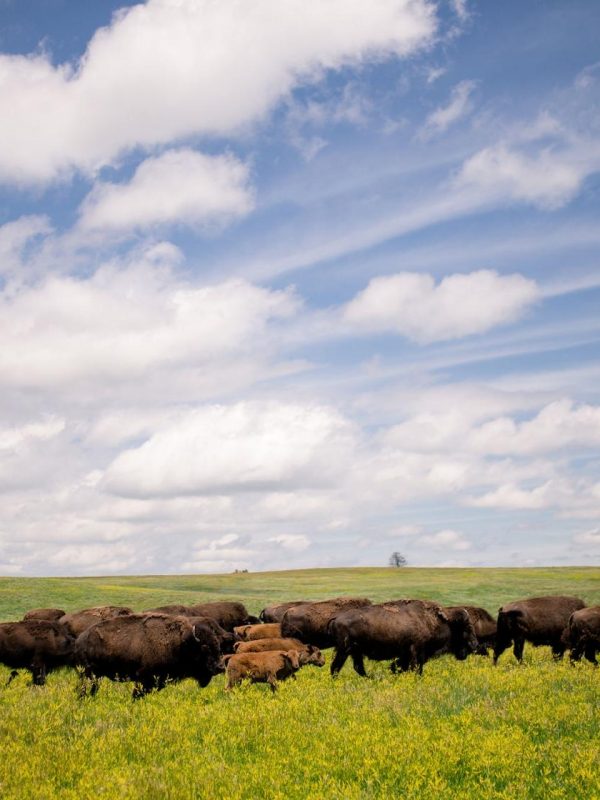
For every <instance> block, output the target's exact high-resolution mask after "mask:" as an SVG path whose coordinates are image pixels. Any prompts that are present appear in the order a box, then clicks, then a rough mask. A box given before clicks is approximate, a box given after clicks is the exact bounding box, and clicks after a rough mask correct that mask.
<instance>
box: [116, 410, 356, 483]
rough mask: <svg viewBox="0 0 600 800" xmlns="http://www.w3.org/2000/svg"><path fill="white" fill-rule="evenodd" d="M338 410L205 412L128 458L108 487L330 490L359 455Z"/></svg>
mask: <svg viewBox="0 0 600 800" xmlns="http://www.w3.org/2000/svg"><path fill="white" fill-rule="evenodd" d="M353 447H354V440H353V432H352V428H351V426H350V425H349V423H348V422H346V421H345V420H344V419H343V418H342V417H341V416H340V415H339V414H338V413H337V412H336V411H334V410H333V409H330V408H326V407H319V406H301V405H295V404H282V403H267V404H257V403H246V402H243V403H236V404H235V405H233V406H206V407H200V408H197V409H195V410H193V411H190V412H188V413H185V414H182V416H181V418H180V419H179V420H178V421H176V422H174V423H172V424H171V425H168V426H166V427H165V428H163V429H161V430H159V431H158V432H156V433H155V434H154V435H153V436H152V437H151V438H150V439H149V440H148V441H147V442H145V443H144V444H143V445H142V446H141V447H139V448H136V449H132V450H128V451H125V452H123V453H121V454H120V455H119V456H118V457H117V459H116V460H115V461H114V462H113V464H111V466H110V467H109V469H108V471H107V473H106V478H105V485H106V487H107V489H108V490H109V491H111V492H114V493H117V494H122V495H125V496H132V497H149V496H158V497H160V496H176V495H202V494H231V493H236V492H248V491H250V492H253V491H258V492H260V491H265V490H267V491H273V490H288V491H289V490H290V489H291V488H293V487H301V486H306V487H315V486H321V485H328V484H330V483H331V482H332V481H334V479H335V475H336V473H337V470H338V468H339V466H340V464H343V463H344V461H345V459H347V458H348V457H349V456H350V455H351V453H352V450H353Z"/></svg>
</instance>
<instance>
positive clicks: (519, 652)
mask: <svg viewBox="0 0 600 800" xmlns="http://www.w3.org/2000/svg"><path fill="white" fill-rule="evenodd" d="M514 642H515V644H514V647H513V653H514V656H515V658H516V659H517V661H518V662H519V664H522V663H523V648H524V647H525V639H524V637H523V636H515V639H514Z"/></svg>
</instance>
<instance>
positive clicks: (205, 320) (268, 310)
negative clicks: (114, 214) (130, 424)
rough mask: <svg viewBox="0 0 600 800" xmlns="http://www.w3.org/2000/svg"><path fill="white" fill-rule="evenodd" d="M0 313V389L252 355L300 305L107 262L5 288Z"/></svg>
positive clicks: (278, 296) (238, 287)
mask: <svg viewBox="0 0 600 800" xmlns="http://www.w3.org/2000/svg"><path fill="white" fill-rule="evenodd" d="M0 309H1V317H0V385H4V386H19V387H21V388H24V387H51V386H52V387H55V388H60V387H69V386H70V385H73V383H74V382H77V381H80V380H101V381H117V382H118V381H126V382H129V383H131V382H132V381H133V380H136V379H139V377H140V376H142V375H149V374H151V371H152V370H156V369H158V368H167V367H168V368H173V367H175V366H179V368H180V369H190V368H191V367H192V366H193V365H199V364H203V363H204V364H206V363H207V362H211V361H215V360H217V359H226V358H228V357H231V356H233V355H236V354H237V355H241V354H242V353H248V351H249V348H251V347H254V348H257V346H258V344H259V342H260V340H261V337H262V336H263V334H264V330H265V326H266V324H267V322H268V321H269V320H276V319H278V318H283V317H287V316H290V315H291V314H293V313H295V311H296V309H297V301H296V299H295V297H294V296H293V294H292V293H291V292H280V291H269V290H267V289H261V288H258V287H255V286H251V285H250V284H248V283H246V282H244V281H241V280H229V281H226V282H225V283H222V284H218V285H215V286H204V287H195V286H193V285H190V284H188V283H185V282H183V281H181V280H179V279H178V278H177V277H176V276H175V275H174V274H173V273H172V272H171V271H170V270H169V269H167V268H164V267H162V266H161V265H160V264H159V265H157V266H155V265H152V264H142V265H140V266H136V265H132V266H130V267H128V268H125V269H120V268H119V266H118V265H117V266H113V265H110V264H109V265H106V266H105V267H102V268H100V269H99V270H98V271H97V272H96V273H94V274H93V275H92V276H91V277H89V278H71V277H59V276H51V277H48V278H47V279H46V280H44V281H42V282H41V283H40V284H38V285H35V286H31V287H27V286H25V287H22V288H21V289H20V290H18V291H8V290H5V291H4V292H2V293H1V294H0Z"/></svg>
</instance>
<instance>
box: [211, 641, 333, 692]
mask: <svg viewBox="0 0 600 800" xmlns="http://www.w3.org/2000/svg"><path fill="white" fill-rule="evenodd" d="M224 660H225V661H226V664H227V666H226V670H225V671H226V674H227V686H226V687H225V689H226V691H229V690H230V689H233V687H234V686H237V685H238V684H240V683H241V682H242V681H243V680H245V679H248V680H250V682H251V683H268V684H269V686H270V687H271V690H272V691H275V690H276V688H277V681H283V680H285V679H286V678H289V677H290V675H291V676H293V677H294V678H295V677H296V675H295V673H296V672H297V671H298V670H299V669H300V667H302V666H304V665H305V664H314V665H315V666H318V667H322V666H323V664H324V663H325V659H324V658H323V656H322V655H321V653H320V652H319V651H318V650H317V649H316V648H315V649H313V650H312V651H311V650H309V649H306V650H300V651H298V650H288V651H285V650H268V651H266V652H262V653H236V654H235V655H233V656H225V659H224Z"/></svg>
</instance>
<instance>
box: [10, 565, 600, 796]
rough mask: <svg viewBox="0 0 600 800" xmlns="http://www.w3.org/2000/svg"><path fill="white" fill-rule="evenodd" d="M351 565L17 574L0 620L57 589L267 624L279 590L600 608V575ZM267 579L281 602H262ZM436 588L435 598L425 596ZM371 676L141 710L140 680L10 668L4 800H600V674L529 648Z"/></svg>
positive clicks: (67, 601)
mask: <svg viewBox="0 0 600 800" xmlns="http://www.w3.org/2000/svg"><path fill="white" fill-rule="evenodd" d="M319 572H322V573H323V574H322V575H320V574H318V573H319ZM337 572H338V571H333V570H327V571H312V572H310V573H309V572H302V573H279V574H277V575H273V576H272V578H271V580H270V581H269V577H268V576H266V575H265V574H262V575H260V576H258V575H257V576H245V575H242V576H240V577H239V578H237V576H235V579H237V580H239V581H240V583H239V584H238V587H237V590H235V587H233V589H234V590H232V589H231V586H230V585H229V584H228V582H229V583H230V582H231V581H233V580H234V576H223V578H222V583H219V581H220V580H221V579H220V578H218V577H215V576H211V577H207V576H198V577H197V578H195V577H194V576H185V577H181V576H180V577H179V578H172V579H170V586H171V588H170V589H167V588H166V587H167V584H168V583H169V579H168V578H136V579H125V578H123V579H119V580H118V581H117V582H116V583H115V582H114V581H115V579H113V578H111V579H86V581H79V583H77V582H76V579H73V583H69V581H67V580H63V581H62V582H60V581H56V582H54V583H53V582H52V581H50V582H48V581H40V582H39V585H37V586H36V585H35V583H36V582H35V580H33V579H32V581H33V582H32V583H27V582H26V581H24V580H17V579H6V580H0V611H3V612H4V614H3V616H2V619H8V618H11V616H12V618H17V617H18V615H20V613H22V611H23V610H25V608H22V606H23V604H25V605H26V606H27V607H32V606H33V605H40V604H41V603H40V602H38V601H39V600H40V599H41V595H42V594H43V596H44V601H45V602H44V604H49V605H54V604H57V603H60V602H62V603H63V607H65V606H68V607H69V608H74V607H76V606H82V605H84V604H93V603H100V602H107V599H108V598H107V589H106V587H107V586H108V585H111V586H113V587H114V590H115V591H114V594H113V595H111V598H110V599H111V600H114V601H115V602H123V601H125V598H126V597H129V600H128V601H127V602H129V603H130V604H132V605H134V607H136V608H142V607H144V606H145V607H148V606H150V605H152V604H155V603H156V602H159V597H160V601H163V600H166V599H167V598H166V597H165V595H167V596H168V599H169V600H172V601H175V600H176V599H178V600H179V601H180V602H187V601H188V600H190V599H191V598H192V595H193V597H194V599H195V598H196V597H198V598H199V597H201V596H202V598H203V599H217V598H223V599H224V598H225V597H237V598H239V599H246V601H247V605H248V606H249V608H250V609H251V610H252V611H253V612H254V613H256V611H258V610H259V608H260V607H261V605H262V604H264V603H265V602H267V601H270V600H271V599H273V598H274V595H275V594H276V593H277V592H279V590H280V589H281V590H282V594H283V596H286V597H288V598H292V597H297V596H304V597H307V596H309V594H310V593H312V594H311V596H312V597H315V598H316V597H325V596H332V595H334V594H336V593H337V594H339V593H349V592H350V591H352V592H354V593H361V594H367V595H369V596H371V597H373V598H374V599H379V597H380V593H381V594H382V595H384V596H386V597H391V596H396V597H398V596H406V595H409V596H428V597H433V598H434V599H441V600H443V601H444V602H450V601H453V602H461V599H460V597H459V596H458V595H459V594H460V593H461V592H462V600H463V602H467V601H469V602H476V603H480V604H481V605H484V606H485V607H487V608H489V610H490V611H494V610H495V609H496V608H497V606H498V598H497V596H496V595H497V593H503V599H504V600H505V601H506V600H510V599H515V598H517V597H521V596H526V595H527V594H534V593H542V592H541V591H540V588H541V586H542V585H543V586H544V587H546V588H545V590H544V591H554V592H569V593H576V594H580V595H581V596H582V597H584V599H586V601H587V602H588V603H598V602H600V570H570V571H567V570H556V571H554V572H553V571H552V570H544V571H542V570H540V571H535V570H527V571H516V570H515V571H508V570H505V571H501V570H498V571H488V574H487V577H486V576H485V575H482V574H481V572H478V571H476V570H469V571H466V570H465V571H462V580H461V571H460V570H448V571H439V570H437V571H434V570H420V571H419V570H411V571H410V572H409V571H407V572H406V573H404V574H403V575H399V574H397V573H400V572H403V571H402V570H397V571H393V570H372V571H364V570H357V571H351V570H344V571H339V573H340V574H339V575H337V574H336V573H337ZM512 572H514V573H516V574H515V575H512ZM525 572H528V573H530V575H529V581H528V580H527V578H528V576H527V575H525V574H524V573H525ZM325 573H326V574H325ZM350 573H354V574H353V575H352V574H350ZM432 573H434V574H433V575H432ZM440 573H441V574H440ZM286 576H287V577H286ZM434 579H437V581H438V586H439V587H442V579H443V581H444V583H443V588H439V590H438V591H437V597H436V590H435V580H434ZM94 581H95V583H94ZM195 581H197V583H196V584H194V582H195ZM244 581H245V583H243V582H244ZM253 581H254V582H253ZM319 581H320V582H321V585H319ZM398 581H402V582H403V584H404V585H403V587H402V588H403V591H402V592H400V591H399V588H400V587H399V586H398V584H397V582H398ZM262 582H265V583H266V584H268V585H269V586H270V587H276V592H275V591H271V592H269V591H266V590H265V591H263V592H262V599H261V597H260V596H259V597H255V594H254V593H255V592H256V593H257V594H258V592H259V591H260V589H259V588H257V587H260V586H262ZM391 582H396V583H395V585H393V586H392V584H391ZM521 582H523V583H528V585H529V586H530V587H531V586H533V588H532V590H531V591H523V589H524V586H523V585H522V583H521ZM550 583H552V586H550ZM223 584H226V585H227V588H225V589H224V588H223ZM424 585H427V586H428V591H427V593H425V592H424V591H423V589H422V588H421V590H419V589H418V587H423V586H424ZM449 586H450V587H451V589H448V587H449ZM119 587H120V588H119ZM244 587H245V591H244ZM119 591H120V595H119ZM38 592H39V593H40V595H39V596H38V594H37V593H38ZM53 592H54V594H53ZM486 592H487V595H486ZM128 593H129V594H128ZM441 594H444V597H441V596H440V595H441ZM448 594H449V595H450V596H448ZM117 595H118V596H117ZM140 595H142V597H140ZM74 596H77V603H73V602H71V600H72V599H73V597H74ZM84 597H85V598H86V600H85V601H84V600H83V598H84ZM61 598H62V600H61ZM488 598H490V599H489V600H488ZM134 599H135V602H134ZM275 599H278V598H275ZM32 600H35V601H34V602H32ZM9 608H10V609H13V613H12V615H11V614H9V613H7V609H9ZM330 658H331V654H329V656H328V662H329V660H330ZM367 669H368V672H369V674H370V677H369V679H366V680H365V679H362V678H360V677H359V676H358V675H356V674H355V673H354V671H353V670H352V668H351V665H350V664H347V665H346V667H345V668H344V670H343V671H342V673H341V674H340V676H339V677H338V678H337V679H336V680H335V681H333V680H332V679H331V678H330V676H329V672H328V665H327V666H325V667H324V668H322V669H318V668H315V667H305V668H303V669H302V670H301V671H300V672H299V673H298V679H297V680H296V681H289V682H287V683H285V684H282V685H281V687H280V690H279V691H278V692H277V693H276V694H275V695H272V694H271V692H270V690H269V688H268V687H267V686H264V685H263V686H256V685H255V686H244V687H242V688H241V689H239V690H236V691H234V692H231V693H229V694H226V693H225V692H223V686H224V678H223V676H219V677H217V678H215V679H213V681H212V683H211V684H210V686H209V687H208V688H207V689H204V690H201V689H198V688H197V686H196V685H195V684H194V683H193V682H191V681H185V682H183V683H181V684H179V685H173V686H169V687H167V688H166V689H165V690H164V691H162V692H160V693H156V694H152V695H150V696H149V697H147V698H146V699H145V700H142V701H138V702H132V701H131V699H130V697H131V686H130V685H120V684H111V683H110V682H108V681H105V682H103V684H102V686H101V689H100V692H99V693H98V695H97V697H96V698H88V699H85V700H79V699H78V698H77V696H76V686H77V679H76V676H75V674H74V673H72V672H69V671H61V672H58V673H54V674H52V675H51V676H50V677H49V680H48V684H47V686H46V687H43V688H37V687H31V686H30V685H29V677H28V676H25V675H21V676H20V677H19V678H18V679H17V680H16V681H14V682H13V683H12V684H11V686H10V687H9V688H4V684H5V682H6V678H7V677H8V673H9V671H8V669H6V668H5V667H0V686H1V687H2V688H0V797H1V798H2V800H12V799H13V798H15V800H16V798H19V800H21V798H32V799H33V798H35V800H44V799H45V798H48V800H50V798H65V800H67V799H68V800H71V799H72V800H88V799H89V800H92V798H111V799H112V798H115V799H116V798H136V800H137V798H148V800H150V798H152V799H154V798H156V800H159V799H160V800H167V799H169V800H186V799H187V798H210V800H213V798H214V800H219V799H220V798H227V799H228V800H236V799H237V798H240V799H241V798H244V799H247V800H255V799H257V798H273V800H275V798H281V800H284V799H285V800H296V799H298V800H300V798H302V800H305V798H339V800H359V799H360V800H367V799H368V798H395V797H398V798H405V799H406V800H412V799H413V798H415V800H416V798H419V799H420V800H421V799H423V798H425V799H426V800H428V799H429V798H471V797H472V798H481V799H482V800H485V799H486V798H510V800H515V798H518V799H519V800H520V799H521V798H540V799H541V798H544V800H546V799H550V798H586V799H588V800H594V798H600V777H599V761H600V713H599V712H600V708H599V699H600V670H594V668H593V667H592V666H591V665H590V664H588V663H581V664H578V665H575V666H571V665H570V664H569V663H568V661H566V662H565V663H561V664H555V663H553V661H552V659H551V656H550V653H549V651H547V650H546V649H543V648H542V649H539V650H533V649H531V648H527V647H526V651H525V663H524V664H523V665H522V666H519V665H517V664H516V662H515V661H514V659H513V657H512V654H509V653H506V654H505V655H504V656H503V657H502V659H501V660H500V663H499V665H498V667H496V668H494V667H492V664H491V660H490V659H487V658H482V657H479V656H472V657H470V658H469V659H468V661H467V662H464V663H459V662H456V661H454V660H453V659H452V658H450V657H443V658H440V659H438V660H437V661H434V662H430V663H428V664H427V665H426V667H425V672H424V675H423V676H422V677H418V676H416V675H413V674H406V675H392V674H391V673H390V672H389V670H388V669H387V665H386V664H374V663H368V664H367Z"/></svg>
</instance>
